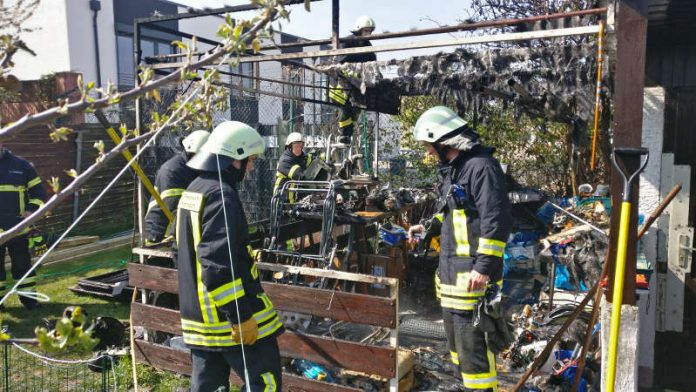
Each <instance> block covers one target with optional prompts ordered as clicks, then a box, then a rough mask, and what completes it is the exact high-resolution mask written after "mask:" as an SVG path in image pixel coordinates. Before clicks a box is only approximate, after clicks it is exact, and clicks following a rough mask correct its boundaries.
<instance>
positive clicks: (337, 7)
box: [331, 0, 340, 49]
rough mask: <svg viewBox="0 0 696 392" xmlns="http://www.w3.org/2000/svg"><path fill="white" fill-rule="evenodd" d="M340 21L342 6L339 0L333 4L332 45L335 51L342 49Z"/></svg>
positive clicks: (333, 1) (334, 0) (335, 0)
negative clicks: (339, 31)
mask: <svg viewBox="0 0 696 392" xmlns="http://www.w3.org/2000/svg"><path fill="white" fill-rule="evenodd" d="M339 20H340V4H339V0H332V4H331V45H332V46H333V48H334V49H339V48H340V46H339V45H340V42H339V36H338V26H339Z"/></svg>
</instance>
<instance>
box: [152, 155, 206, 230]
mask: <svg viewBox="0 0 696 392" xmlns="http://www.w3.org/2000/svg"><path fill="white" fill-rule="evenodd" d="M187 161H188V157H187V155H186V153H185V152H181V153H178V154H176V155H174V156H173V157H172V158H170V159H169V160H168V161H166V162H165V163H164V164H163V165H162V167H160V169H159V170H158V171H157V176H156V177H155V188H156V189H157V191H158V192H159V194H160V197H161V198H162V200H163V201H164V204H166V205H167V207H168V208H169V211H171V212H172V215H174V216H176V206H177V205H178V204H179V198H180V197H181V195H182V194H183V193H184V191H185V190H186V187H188V186H189V184H190V183H191V181H193V179H194V178H196V176H197V175H198V173H196V172H195V171H194V170H193V169H191V168H190V167H188V166H186V162H187ZM172 223H173V222H170V221H169V219H167V216H166V215H164V212H163V211H162V209H161V208H160V207H159V205H158V204H157V201H155V199H154V198H151V199H150V204H148V207H147V214H146V215H145V233H146V236H147V239H148V240H150V241H153V242H159V241H161V240H162V239H163V238H164V237H166V236H167V235H169V234H171V233H170V231H171V230H170V229H171V228H172V227H173V226H172Z"/></svg>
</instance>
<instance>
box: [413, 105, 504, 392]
mask: <svg viewBox="0 0 696 392" xmlns="http://www.w3.org/2000/svg"><path fill="white" fill-rule="evenodd" d="M414 136H415V138H416V140H418V141H420V142H423V143H424V144H425V146H426V148H427V150H428V153H429V154H430V155H432V156H435V157H437V158H438V159H439V161H440V175H441V177H442V182H441V184H440V186H439V191H440V203H439V207H440V208H439V212H438V213H437V214H436V215H435V216H434V217H433V219H432V220H431V232H432V234H434V235H438V234H439V235H440V262H439V268H438V272H437V274H436V277H435V285H436V287H435V288H436V293H437V294H438V297H439V299H440V305H441V306H442V317H443V321H444V324H445V331H446V333H447V340H448V343H449V349H450V354H451V356H452V362H454V364H456V365H457V366H458V367H459V371H460V372H461V376H462V380H463V382H464V389H465V390H466V391H497V390H498V379H497V374H496V368H495V356H494V353H493V351H492V350H495V351H497V348H498V347H500V346H501V344H500V343H499V342H500V340H501V339H499V336H500V335H498V334H496V333H494V332H495V331H489V330H485V329H484V328H483V326H482V324H480V323H477V320H476V318H475V317H474V316H477V318H478V317H479V316H481V313H480V311H481V309H482V308H481V307H480V306H479V305H480V304H482V301H487V300H488V298H489V297H491V294H492V295H493V296H497V298H499V293H500V289H501V288H502V280H503V252H504V250H505V241H506V240H507V237H508V235H509V234H510V226H511V220H512V218H511V216H510V204H509V201H508V196H507V191H506V189H505V178H504V174H503V171H502V168H501V166H500V163H498V161H497V160H496V159H495V158H493V156H492V153H493V151H494V150H493V149H492V148H490V147H486V146H484V145H482V144H481V142H480V141H479V138H478V135H477V134H476V133H475V132H474V131H473V130H472V129H471V128H470V127H468V125H467V122H466V121H465V120H464V119H463V118H461V117H459V116H458V115H457V114H456V113H455V112H453V111H452V110H451V109H449V108H446V107H444V106H436V107H434V108H431V109H429V110H427V111H426V112H425V113H423V114H422V115H421V116H420V118H419V119H418V121H417V122H416V125H415V129H414ZM424 230H425V228H424V226H422V225H416V226H412V227H411V228H410V229H409V236H410V237H411V238H413V234H414V233H418V232H422V231H424ZM484 297H485V298H484ZM485 304H486V305H487V304H488V302H486V303H485ZM476 312H479V313H476ZM497 319H498V320H502V318H500V317H498V318H497ZM495 322H497V321H495ZM503 344H504V343H503Z"/></svg>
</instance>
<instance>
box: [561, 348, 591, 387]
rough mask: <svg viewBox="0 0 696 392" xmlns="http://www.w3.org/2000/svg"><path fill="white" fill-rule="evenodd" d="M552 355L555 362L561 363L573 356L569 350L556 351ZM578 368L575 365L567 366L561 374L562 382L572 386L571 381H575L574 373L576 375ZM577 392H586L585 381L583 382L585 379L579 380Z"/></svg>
mask: <svg viewBox="0 0 696 392" xmlns="http://www.w3.org/2000/svg"><path fill="white" fill-rule="evenodd" d="M553 355H554V356H555V357H556V360H557V361H563V360H570V358H571V357H572V356H573V352H572V351H571V350H558V351H556V352H554V353H553ZM577 371H578V367H577V365H571V366H568V367H567V368H566V369H565V370H564V371H563V373H561V377H563V380H564V381H565V382H567V383H569V384H570V385H572V384H573V381H574V380H575V373H577ZM578 392H587V381H586V380H585V377H581V378H580V384H579V385H578Z"/></svg>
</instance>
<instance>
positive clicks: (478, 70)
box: [319, 44, 608, 123]
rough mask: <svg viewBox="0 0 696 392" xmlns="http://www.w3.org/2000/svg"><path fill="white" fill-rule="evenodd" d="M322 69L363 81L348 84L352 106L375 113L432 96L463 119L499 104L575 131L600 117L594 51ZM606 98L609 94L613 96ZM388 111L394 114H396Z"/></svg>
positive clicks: (530, 51)
mask: <svg viewBox="0 0 696 392" xmlns="http://www.w3.org/2000/svg"><path fill="white" fill-rule="evenodd" d="M606 63H607V62H604V64H606ZM319 69H320V71H322V72H325V73H327V74H329V75H330V76H332V77H338V76H339V75H356V76H355V77H348V78H345V76H341V77H342V78H343V79H345V80H348V81H349V82H350V84H351V87H352V88H353V93H352V94H351V100H352V101H353V104H355V105H356V106H359V107H362V108H368V109H372V110H374V109H375V108H376V105H377V104H381V105H382V106H392V105H395V104H396V105H397V106H398V103H396V102H397V101H398V99H394V97H399V96H409V95H410V96H415V95H433V96H435V97H437V98H439V100H440V101H442V102H445V103H449V104H454V105H455V106H456V107H457V108H458V109H459V111H460V112H461V113H481V114H484V113H485V111H486V108H487V107H489V106H490V104H491V103H492V102H499V103H500V104H499V105H503V106H504V107H506V106H507V105H510V104H513V105H514V109H515V110H517V111H518V113H519V114H522V113H525V114H527V115H529V116H531V117H533V118H544V119H546V120H549V121H557V122H564V123H570V122H573V121H575V120H576V119H577V118H578V117H579V118H580V119H582V120H584V122H587V121H589V120H591V119H592V116H593V114H594V101H595V83H596V75H597V74H596V72H597V48H596V46H595V45H593V44H568V45H562V46H546V47H527V48H520V47H516V48H498V49H487V50H480V51H468V50H464V49H457V50H455V51H454V52H451V53H438V54H435V55H431V56H421V57H412V58H409V59H405V60H391V61H387V62H380V61H375V62H369V63H351V64H338V65H327V66H320V67H319ZM603 71H604V72H603V74H604V75H607V72H606V70H603ZM603 93H604V94H608V89H605V90H604V91H603ZM376 97H377V98H376ZM384 97H390V98H391V99H386V100H385V98H384ZM499 105H498V107H499ZM382 109H383V110H382V111H383V112H387V113H388V112H391V111H392V110H393V109H394V108H393V107H392V108H391V109H392V110H389V108H384V107H383V108H382Z"/></svg>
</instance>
